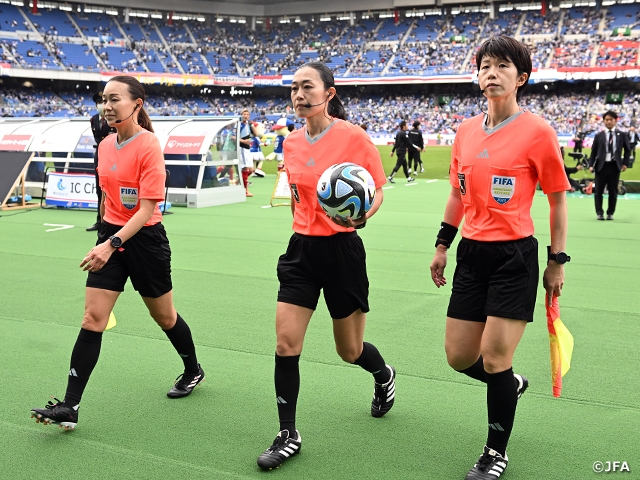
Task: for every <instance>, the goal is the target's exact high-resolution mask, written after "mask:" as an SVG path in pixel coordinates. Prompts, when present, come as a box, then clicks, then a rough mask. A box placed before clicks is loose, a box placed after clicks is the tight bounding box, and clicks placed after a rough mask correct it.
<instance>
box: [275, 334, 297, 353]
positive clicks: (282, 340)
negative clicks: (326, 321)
mask: <svg viewBox="0 0 640 480" xmlns="http://www.w3.org/2000/svg"><path fill="white" fill-rule="evenodd" d="M301 353H302V345H298V344H297V343H296V342H295V341H294V340H293V339H292V338H291V337H289V336H287V335H278V339H277V342H276V354H277V355H278V356H279V357H292V356H295V355H300V354H301Z"/></svg>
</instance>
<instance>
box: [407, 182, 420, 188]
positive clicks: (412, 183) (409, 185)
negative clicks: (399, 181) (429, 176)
mask: <svg viewBox="0 0 640 480" xmlns="http://www.w3.org/2000/svg"><path fill="white" fill-rule="evenodd" d="M417 184H418V182H416V181H413V182H410V183H405V184H404V186H405V187H413V186H414V185H417Z"/></svg>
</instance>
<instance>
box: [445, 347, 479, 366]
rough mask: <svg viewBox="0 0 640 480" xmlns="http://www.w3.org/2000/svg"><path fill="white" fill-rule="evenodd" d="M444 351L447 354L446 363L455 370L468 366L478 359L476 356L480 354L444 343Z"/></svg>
mask: <svg viewBox="0 0 640 480" xmlns="http://www.w3.org/2000/svg"><path fill="white" fill-rule="evenodd" d="M445 353H446V355H447V363H448V364H449V366H450V367H451V368H453V369H454V370H456V371H457V372H461V371H462V370H466V369H467V368H469V367H470V366H471V365H473V364H474V363H476V362H477V361H478V357H479V356H480V355H479V354H478V355H475V354H471V353H469V352H464V351H461V350H459V349H456V348H452V347H450V346H447V345H445Z"/></svg>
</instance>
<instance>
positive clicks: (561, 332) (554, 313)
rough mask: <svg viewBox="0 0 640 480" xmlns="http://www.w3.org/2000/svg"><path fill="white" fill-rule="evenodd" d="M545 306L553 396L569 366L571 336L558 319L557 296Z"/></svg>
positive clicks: (560, 388) (559, 388)
mask: <svg viewBox="0 0 640 480" xmlns="http://www.w3.org/2000/svg"><path fill="white" fill-rule="evenodd" d="M545 304H546V306H547V328H548V329H549V347H550V350H551V386H552V389H553V396H554V397H559V396H560V394H561V393H562V377H564V376H565V374H566V373H567V372H568V371H569V368H571V354H572V353H573V336H572V335H571V332H569V330H568V329H567V327H565V326H564V324H563V323H562V320H560V304H559V303H558V297H556V296H555V295H554V296H553V301H552V303H551V305H549V302H545Z"/></svg>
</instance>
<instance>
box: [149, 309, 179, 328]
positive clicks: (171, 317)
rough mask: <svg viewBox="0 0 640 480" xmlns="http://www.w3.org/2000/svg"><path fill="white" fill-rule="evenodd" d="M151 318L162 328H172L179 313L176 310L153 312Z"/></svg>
mask: <svg viewBox="0 0 640 480" xmlns="http://www.w3.org/2000/svg"><path fill="white" fill-rule="evenodd" d="M151 318H153V320H154V321H155V322H156V323H157V324H158V326H159V327H160V328H161V329H163V330H171V329H172V328H173V327H174V326H175V324H176V320H177V319H178V314H177V313H176V312H161V313H151Z"/></svg>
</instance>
